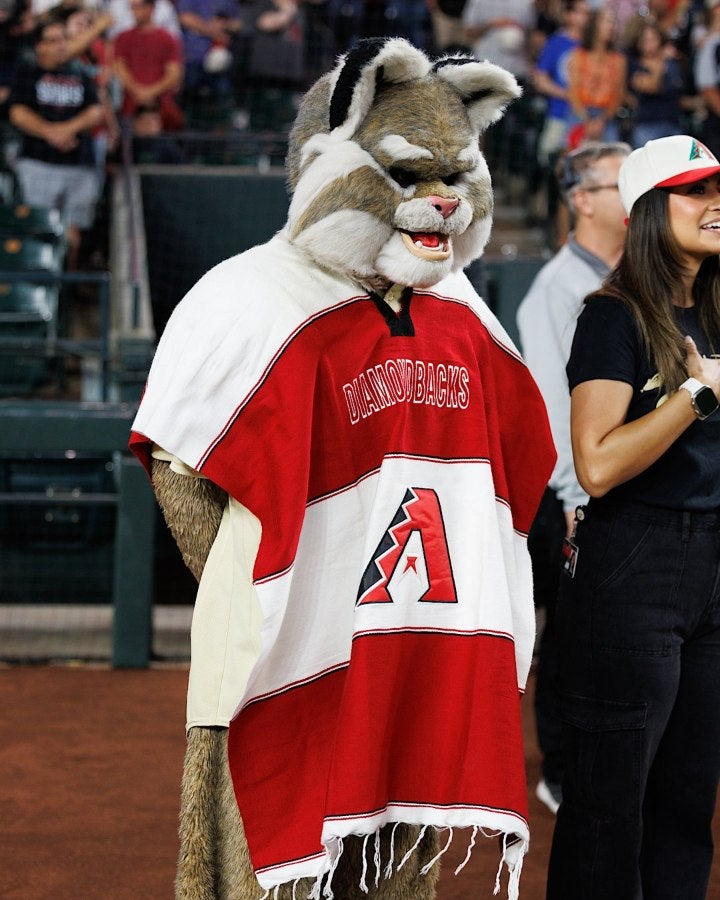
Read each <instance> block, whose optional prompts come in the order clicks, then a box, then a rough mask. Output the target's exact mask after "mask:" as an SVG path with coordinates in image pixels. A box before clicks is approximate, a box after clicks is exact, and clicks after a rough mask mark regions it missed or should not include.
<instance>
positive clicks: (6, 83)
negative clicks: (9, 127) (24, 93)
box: [0, 0, 33, 120]
mask: <svg viewBox="0 0 720 900" xmlns="http://www.w3.org/2000/svg"><path fill="white" fill-rule="evenodd" d="M32 29H33V19H32V15H31V12H30V2H29V0H9V2H8V3H7V5H5V6H4V7H3V9H2V11H0V119H2V120H4V119H6V118H7V114H8V107H7V103H8V99H9V97H10V88H11V86H12V82H13V78H14V76H15V69H16V67H17V64H18V60H19V59H20V56H21V54H22V52H23V49H24V47H25V45H26V42H27V40H28V35H29V34H30V32H32Z"/></svg>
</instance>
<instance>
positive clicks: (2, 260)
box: [0, 235, 64, 278]
mask: <svg viewBox="0 0 720 900" xmlns="http://www.w3.org/2000/svg"><path fill="white" fill-rule="evenodd" d="M63 259H64V247H62V246H58V244H57V243H56V242H55V241H52V240H44V239H42V238H39V237H27V238H26V237H18V236H17V235H13V236H5V237H1V238H0V273H1V272H2V271H6V272H7V271H10V272H25V271H26V272H33V271H41V272H60V271H62V266H63ZM0 278H1V275H0Z"/></svg>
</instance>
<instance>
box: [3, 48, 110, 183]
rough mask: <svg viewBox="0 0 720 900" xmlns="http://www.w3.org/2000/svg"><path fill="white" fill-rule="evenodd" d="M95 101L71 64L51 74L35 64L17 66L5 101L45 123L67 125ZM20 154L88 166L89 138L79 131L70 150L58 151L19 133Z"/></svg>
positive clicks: (91, 89)
mask: <svg viewBox="0 0 720 900" xmlns="http://www.w3.org/2000/svg"><path fill="white" fill-rule="evenodd" d="M97 102H98V97H97V91H96V90H95V85H94V84H93V82H92V80H91V79H90V78H88V76H87V75H86V74H85V73H84V72H82V71H81V70H80V69H79V68H77V67H74V66H71V65H68V66H63V67H62V68H60V69H54V70H52V71H51V70H48V69H42V68H40V66H37V65H27V64H23V65H20V66H18V69H17V71H16V73H15V80H14V82H13V86H12V92H11V95H10V100H9V103H10V105H12V104H13V103H20V104H22V105H23V106H27V107H29V108H30V109H31V110H33V112H36V113H37V114H38V115H39V116H42V118H43V119H46V120H47V121H48V122H67V121H68V120H69V119H72V118H74V117H75V116H77V115H78V114H79V113H81V112H82V111H83V110H85V109H87V108H88V107H89V106H92V105H94V104H96V103H97ZM20 155H21V156H24V157H27V158H29V159H37V160H40V161H41V162H46V163H53V164H57V165H64V166H92V165H93V146H92V138H91V136H90V134H89V133H88V132H83V133H82V134H80V135H78V143H77V145H76V146H75V147H74V148H73V149H72V150H68V151H61V150H57V149H56V148H55V147H53V146H51V145H50V144H48V143H47V141H44V140H43V139H42V138H40V137H34V136H33V135H30V134H23V143H22V149H21V151H20Z"/></svg>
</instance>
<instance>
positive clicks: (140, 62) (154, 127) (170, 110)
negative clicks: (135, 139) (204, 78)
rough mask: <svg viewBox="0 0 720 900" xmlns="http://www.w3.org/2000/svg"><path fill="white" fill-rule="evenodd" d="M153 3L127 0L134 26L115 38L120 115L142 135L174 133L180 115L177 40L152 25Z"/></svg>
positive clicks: (177, 126)
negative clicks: (119, 86) (120, 102)
mask: <svg viewBox="0 0 720 900" xmlns="http://www.w3.org/2000/svg"><path fill="white" fill-rule="evenodd" d="M154 5H155V0H130V6H131V8H132V12H133V16H134V18H135V27H134V28H131V29H130V30H129V31H123V32H122V34H119V35H118V36H117V38H115V42H114V48H113V59H114V68H115V73H116V75H117V77H118V79H119V81H120V84H121V85H122V87H123V102H122V108H121V114H122V116H123V118H124V119H127V120H129V121H130V122H132V125H133V131H134V133H137V134H142V135H143V136H148V135H149V134H159V133H160V132H161V131H177V130H179V129H180V128H181V127H182V124H183V114H182V110H181V109H180V107H179V106H178V104H177V102H176V99H175V98H176V95H177V92H178V91H179V89H180V86H181V84H182V76H183V65H182V50H181V48H180V44H179V43H178V41H177V40H176V39H175V38H174V37H173V36H172V35H171V34H170V32H169V31H165V29H164V28H158V27H157V26H156V25H154V24H153V6H154Z"/></svg>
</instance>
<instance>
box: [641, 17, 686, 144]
mask: <svg viewBox="0 0 720 900" xmlns="http://www.w3.org/2000/svg"><path fill="white" fill-rule="evenodd" d="M628 85H629V89H630V94H631V96H632V98H633V100H634V103H633V107H634V120H633V127H632V135H631V144H632V146H633V147H634V148H635V147H643V146H644V145H645V143H646V142H647V141H650V140H655V139H656V138H661V137H669V136H670V135H672V134H681V133H682V121H681V119H682V106H681V101H682V96H683V92H684V78H683V73H682V70H681V68H680V63H679V61H678V58H677V51H676V50H675V46H674V45H673V44H672V42H671V41H669V40H667V38H666V37H665V35H664V34H663V32H662V31H661V30H660V28H659V27H658V26H657V25H655V24H654V23H652V22H647V23H646V24H645V25H644V26H643V27H642V29H641V30H640V32H639V34H638V36H637V39H636V41H635V43H634V44H633V46H632V47H631V48H630V52H629V54H628Z"/></svg>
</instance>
